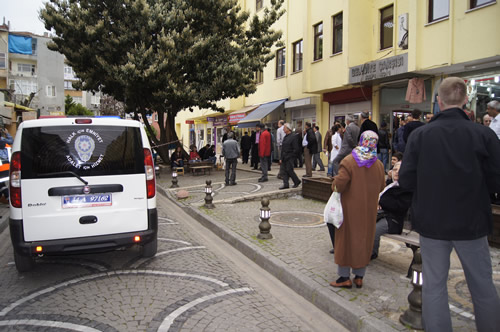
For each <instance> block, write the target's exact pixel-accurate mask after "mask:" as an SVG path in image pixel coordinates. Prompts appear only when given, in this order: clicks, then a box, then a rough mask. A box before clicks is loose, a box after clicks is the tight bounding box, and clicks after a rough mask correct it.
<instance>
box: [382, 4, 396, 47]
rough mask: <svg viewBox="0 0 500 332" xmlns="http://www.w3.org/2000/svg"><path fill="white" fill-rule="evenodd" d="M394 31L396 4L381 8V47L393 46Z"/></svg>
mask: <svg viewBox="0 0 500 332" xmlns="http://www.w3.org/2000/svg"><path fill="white" fill-rule="evenodd" d="M393 31H394V6H393V5H391V6H389V7H385V8H383V9H381V10H380V49H381V50H383V49H385V48H389V47H392V42H393Z"/></svg>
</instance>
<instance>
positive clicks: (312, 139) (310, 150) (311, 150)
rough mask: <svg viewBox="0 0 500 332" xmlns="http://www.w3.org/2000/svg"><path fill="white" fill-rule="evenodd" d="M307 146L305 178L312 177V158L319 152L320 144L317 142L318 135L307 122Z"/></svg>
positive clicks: (305, 146) (305, 147)
mask: <svg viewBox="0 0 500 332" xmlns="http://www.w3.org/2000/svg"><path fill="white" fill-rule="evenodd" d="M305 139H306V142H305V143H307V144H306V145H305V144H302V145H303V146H304V164H306V174H305V175H304V177H309V178H310V177H312V157H313V155H314V154H315V153H316V151H317V150H318V143H317V142H316V135H315V134H314V130H313V129H312V127H311V123H310V122H306V138H305Z"/></svg>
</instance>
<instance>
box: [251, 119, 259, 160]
mask: <svg viewBox="0 0 500 332" xmlns="http://www.w3.org/2000/svg"><path fill="white" fill-rule="evenodd" d="M257 136H260V127H259V126H257V127H256V128H255V131H254V130H252V136H251V137H250V139H251V141H252V159H251V160H250V167H253V169H259V162H260V157H259V142H258V141H257Z"/></svg>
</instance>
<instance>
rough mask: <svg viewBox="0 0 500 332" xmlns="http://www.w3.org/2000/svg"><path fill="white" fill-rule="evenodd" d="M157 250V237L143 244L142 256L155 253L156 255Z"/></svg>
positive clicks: (151, 255)
mask: <svg viewBox="0 0 500 332" xmlns="http://www.w3.org/2000/svg"><path fill="white" fill-rule="evenodd" d="M157 250H158V239H157V238H155V239H154V240H153V241H151V242H149V243H146V244H145V245H143V246H142V257H153V256H154V255H156V252H157Z"/></svg>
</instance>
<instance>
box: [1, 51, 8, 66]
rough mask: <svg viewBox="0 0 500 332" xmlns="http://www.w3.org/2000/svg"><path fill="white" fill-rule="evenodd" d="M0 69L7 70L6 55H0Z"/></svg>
mask: <svg viewBox="0 0 500 332" xmlns="http://www.w3.org/2000/svg"><path fill="white" fill-rule="evenodd" d="M0 68H1V69H4V68H7V54H5V53H0Z"/></svg>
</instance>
